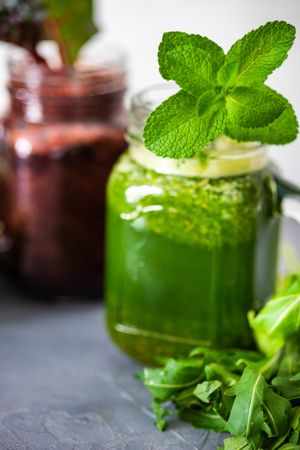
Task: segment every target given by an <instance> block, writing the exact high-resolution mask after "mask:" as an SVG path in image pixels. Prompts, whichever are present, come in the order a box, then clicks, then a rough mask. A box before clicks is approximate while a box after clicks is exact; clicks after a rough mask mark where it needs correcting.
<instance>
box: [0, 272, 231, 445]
mask: <svg viewBox="0 0 300 450" xmlns="http://www.w3.org/2000/svg"><path fill="white" fill-rule="evenodd" d="M0 293H1V299H0V308H1V316H0V449H1V450H46V449H47V450H48V449H49V450H50V449H52V450H100V449H101V450H102V449H103V450H104V449H107V450H109V449H114V450H121V449H122V450H155V449H161V450H182V449H183V450H192V449H194V450H195V449H202V450H215V448H216V446H217V444H219V443H221V442H222V438H221V436H219V435H218V434H217V433H208V432H206V431H202V430H195V429H193V428H192V427H190V426H188V425H186V424H183V423H181V422H176V421H175V422H173V423H172V425H171V427H170V429H169V430H168V431H166V432H165V433H160V432H159V431H157V430H156V428H155V426H154V424H153V417H152V414H151V411H150V408H149V405H150V397H149V395H148V394H147V392H146V391H145V390H144V388H143V387H142V385H141V384H140V383H139V382H138V381H137V380H135V379H134V378H133V374H134V373H135V372H136V371H137V370H138V369H139V366H138V365H136V364H135V363H133V362H132V361H130V360H129V359H128V358H127V357H126V356H124V355H123V354H121V353H120V352H119V351H118V350H117V348H115V347H114V345H113V344H112V343H111V342H110V341H109V339H108V337H107V334H106V330H105V326H104V321H103V307H102V306H101V304H95V303H89V302H86V303H80V304H78V303H77V304H76V303H62V304H60V305H59V304H52V305H51V304H45V303H44V304H43V302H42V301H41V302H40V303H32V302H30V301H29V300H28V299H26V298H24V297H23V296H21V295H20V294H18V293H17V292H15V291H14V290H13V289H12V288H9V287H8V286H7V284H6V283H4V281H1V280H0Z"/></svg>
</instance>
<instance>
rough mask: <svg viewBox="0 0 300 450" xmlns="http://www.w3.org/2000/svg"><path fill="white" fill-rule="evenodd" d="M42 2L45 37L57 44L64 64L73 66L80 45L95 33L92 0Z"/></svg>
mask: <svg viewBox="0 0 300 450" xmlns="http://www.w3.org/2000/svg"><path fill="white" fill-rule="evenodd" d="M44 2H45V8H46V11H47V13H48V17H47V20H46V24H45V28H46V32H47V35H48V36H49V35H50V37H51V38H54V39H55V40H56V41H57V42H58V43H59V46H60V49H61V53H62V56H63V58H64V60H65V62H67V63H70V64H73V63H74V62H75V60H76V57H77V54H78V51H79V50H80V48H81V47H82V45H83V44H84V43H85V42H86V41H87V40H88V39H89V38H90V37H91V36H92V35H93V34H95V32H96V31H97V28H96V27H95V25H94V23H93V21H92V14H93V4H92V0H84V1H73V2H65V1H62V0H44Z"/></svg>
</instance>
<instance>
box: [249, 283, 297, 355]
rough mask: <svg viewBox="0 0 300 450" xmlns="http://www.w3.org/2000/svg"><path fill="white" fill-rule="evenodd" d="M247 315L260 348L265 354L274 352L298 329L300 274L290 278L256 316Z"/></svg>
mask: <svg viewBox="0 0 300 450" xmlns="http://www.w3.org/2000/svg"><path fill="white" fill-rule="evenodd" d="M248 317H249V323H250V326H251V328H252V329H253V331H254V335H255V339H256V342H257V344H258V346H259V348H260V350H261V351H262V352H263V353H265V354H266V355H273V354H274V353H276V352H277V351H278V350H279V349H280V348H282V347H283V346H284V344H285V341H286V340H287V338H288V337H289V336H291V335H293V334H296V333H298V332H299V330H300V276H299V277H297V278H295V279H291V280H290V284H289V285H288V286H287V287H286V288H285V290H284V291H282V292H281V293H280V295H277V296H275V297H273V299H272V300H271V301H269V302H267V303H266V305H265V306H264V307H263V308H262V309H261V311H260V312H259V314H257V316H256V317H255V316H254V313H253V312H250V313H249V315H248Z"/></svg>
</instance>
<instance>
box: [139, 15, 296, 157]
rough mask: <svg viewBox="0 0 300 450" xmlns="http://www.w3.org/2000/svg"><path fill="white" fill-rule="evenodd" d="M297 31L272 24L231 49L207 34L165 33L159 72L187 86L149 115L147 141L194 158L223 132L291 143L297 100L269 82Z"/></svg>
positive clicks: (166, 153)
mask: <svg viewBox="0 0 300 450" xmlns="http://www.w3.org/2000/svg"><path fill="white" fill-rule="evenodd" d="M294 39H295V28H294V27H293V26H292V25H289V24H287V23H286V22H279V21H275V22H268V23H267V24H265V25H263V26H261V27H260V28H258V29H256V30H253V31H251V32H250V33H248V34H246V35H245V36H244V37H243V38H242V39H240V40H238V41H237V42H236V43H235V44H234V45H233V46H232V47H231V49H230V50H229V52H228V53H227V55H225V54H224V52H223V50H222V48H221V47H219V46H218V45H217V44H216V43H215V42H213V41H211V40H209V39H208V38H206V37H202V36H199V35H195V34H191V35H189V34H186V33H182V32H168V33H165V34H164V35H163V39H162V42H161V43H160V46H159V51H158V61H159V69H160V73H161V75H162V77H163V78H165V79H166V80H173V81H175V82H176V83H177V85H178V86H179V87H180V88H181V90H180V91H179V92H177V93H176V94H175V95H173V96H171V97H170V98H168V99H167V100H165V101H164V102H163V103H162V104H161V105H159V106H158V107H157V108H156V109H155V110H154V111H153V112H152V114H151V115H150V116H149V118H148V120H147V122H146V125H145V129H144V141H145V146H146V147H147V148H148V149H149V150H151V151H152V152H154V153H156V154H157V155H158V156H162V157H171V158H186V157H191V156H193V155H194V154H195V153H198V152H199V151H201V150H202V149H203V148H204V147H206V146H207V145H208V144H210V143H211V142H212V141H213V140H214V139H216V138H217V137H218V136H220V135H223V134H225V135H227V136H229V137H231V138H234V139H236V140H239V141H260V142H262V143H268V144H286V143H288V142H291V141H293V140H294V139H295V138H296V136H297V134H298V123H297V119H296V116H295V113H294V111H293V108H292V106H291V104H290V103H289V102H288V100H287V99H285V98H284V97H283V96H282V95H280V94H278V93H277V92H276V91H274V90H273V89H271V88H270V87H268V86H267V85H266V84H265V81H266V79H267V77H268V76H269V75H270V74H271V73H272V72H273V71H274V70H275V69H276V68H277V67H279V66H280V65H281V64H282V63H283V61H284V60H285V59H286V58H287V54H288V51H289V49H290V47H291V46H292V44H293V41H294Z"/></svg>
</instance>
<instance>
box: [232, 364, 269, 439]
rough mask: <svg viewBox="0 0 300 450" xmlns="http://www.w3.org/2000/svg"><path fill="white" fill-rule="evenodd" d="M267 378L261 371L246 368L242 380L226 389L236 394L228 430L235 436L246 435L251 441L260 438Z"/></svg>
mask: <svg viewBox="0 0 300 450" xmlns="http://www.w3.org/2000/svg"><path fill="white" fill-rule="evenodd" d="M264 389H265V380H264V377H263V375H262V374H261V373H260V372H256V371H254V370H252V369H250V368H248V367H246V368H245V370H244V372H243V374H242V376H241V379H240V381H239V382H238V383H237V384H235V385H234V386H233V387H231V388H229V389H228V391H226V394H227V395H235V397H236V398H235V401H234V403H233V406H232V410H231V413H230V417H229V419H228V422H227V425H226V430H227V431H229V432H230V433H232V434H234V435H235V436H244V437H246V438H247V440H248V441H250V442H251V443H256V442H257V441H258V439H260V432H261V430H262V426H263V423H264V416H263V411H262V405H263V396H264Z"/></svg>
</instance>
